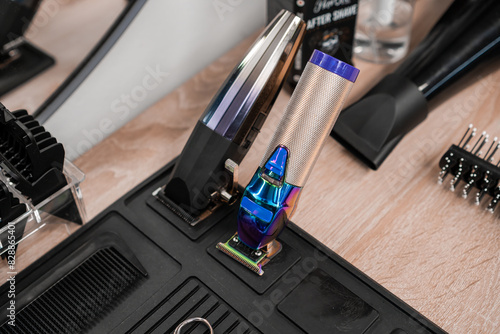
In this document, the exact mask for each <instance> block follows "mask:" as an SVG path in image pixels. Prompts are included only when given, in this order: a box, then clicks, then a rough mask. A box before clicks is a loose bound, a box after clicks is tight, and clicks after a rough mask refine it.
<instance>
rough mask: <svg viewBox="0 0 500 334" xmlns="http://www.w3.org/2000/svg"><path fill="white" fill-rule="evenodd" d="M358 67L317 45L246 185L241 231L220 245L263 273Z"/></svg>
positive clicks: (275, 249)
mask: <svg viewBox="0 0 500 334" xmlns="http://www.w3.org/2000/svg"><path fill="white" fill-rule="evenodd" d="M358 73H359V70H358V69H356V68H354V67H352V66H351V65H349V64H346V63H344V62H342V61H340V60H338V59H336V58H333V57H331V56H329V55H327V54H325V53H322V52H320V51H317V50H315V51H314V53H313V55H312V56H311V59H310V60H309V62H308V63H307V65H306V67H305V69H304V72H303V74H302V76H301V78H300V80H299V83H298V84H297V87H296V88H295V91H294V93H293V94H292V96H291V98H290V102H289V103H288V106H287V107H286V109H285V112H284V115H283V118H282V119H281V121H280V123H279V124H278V127H277V129H276V132H275V133H274V136H273V138H272V139H271V142H270V144H269V146H268V148H267V151H266V153H265V155H264V158H263V159H262V161H261V163H260V166H259V168H258V169H257V171H256V172H255V174H254V176H253V177H252V179H251V181H250V183H249V184H248V186H247V187H246V188H245V192H244V193H243V197H242V199H241V204H240V208H239V211H238V233H237V234H235V235H234V236H233V237H232V238H231V239H230V240H228V241H227V242H225V243H219V244H218V245H217V248H218V249H220V250H221V251H223V252H224V253H226V254H227V255H229V256H231V257H232V258H234V259H235V260H237V261H238V262H240V263H242V264H243V265H245V266H247V267H248V268H250V269H252V270H253V271H255V272H256V273H258V274H259V275H262V274H263V271H262V266H263V265H264V264H266V263H267V262H269V260H270V258H271V257H272V256H274V255H276V254H277V252H279V250H280V249H281V246H280V244H279V243H278V241H277V240H276V238H277V237H278V235H279V234H280V233H281V232H282V231H283V229H284V228H285V226H286V224H287V222H288V221H289V219H290V217H291V216H292V215H293V213H294V211H295V208H296V206H297V203H298V199H299V196H300V192H301V190H302V188H303V187H304V185H305V183H306V181H307V178H308V176H309V174H310V172H311V170H312V168H313V166H314V163H315V162H316V159H317V157H318V155H319V153H320V151H321V148H322V146H323V143H324V141H325V139H326V138H327V137H328V135H329V134H330V132H331V130H332V128H333V125H334V123H335V121H336V119H337V116H338V115H339V113H340V111H341V110H342V106H343V104H344V102H345V100H346V98H347V96H348V95H349V92H350V90H351V87H352V85H353V83H354V81H355V80H356V78H357V76H358Z"/></svg>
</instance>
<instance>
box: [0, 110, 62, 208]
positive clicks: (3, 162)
mask: <svg viewBox="0 0 500 334" xmlns="http://www.w3.org/2000/svg"><path fill="white" fill-rule="evenodd" d="M63 165H64V148H63V145H62V144H60V143H58V142H57V140H56V139H55V138H54V137H52V136H51V134H50V133H49V132H47V131H46V130H45V128H44V127H43V126H41V125H40V123H38V121H36V120H35V119H34V118H33V116H31V115H28V113H27V112H26V110H17V111H14V112H12V113H11V112H10V111H9V110H7V108H5V106H4V105H3V104H1V103H0V167H1V168H2V169H4V172H5V173H6V174H7V176H9V177H10V178H11V182H13V183H14V184H15V187H16V188H17V189H18V190H19V191H20V192H21V193H22V194H23V195H25V196H26V197H29V198H31V200H32V202H33V204H34V205H36V204H38V203H40V202H41V201H43V200H44V199H46V198H47V197H48V196H50V195H52V194H53V193H55V192H56V191H57V190H59V189H61V188H62V187H64V186H65V185H67V181H66V177H65V176H64V174H63Z"/></svg>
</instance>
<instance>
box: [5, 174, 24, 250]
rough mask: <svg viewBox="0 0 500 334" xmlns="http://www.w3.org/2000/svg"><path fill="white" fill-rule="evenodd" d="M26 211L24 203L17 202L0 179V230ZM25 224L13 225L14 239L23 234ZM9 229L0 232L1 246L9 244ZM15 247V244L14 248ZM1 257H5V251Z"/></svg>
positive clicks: (22, 222)
mask: <svg viewBox="0 0 500 334" xmlns="http://www.w3.org/2000/svg"><path fill="white" fill-rule="evenodd" d="M25 212H26V205H24V204H22V203H20V202H19V199H18V198H16V197H14V196H13V195H12V193H11V192H10V191H9V189H8V188H7V186H6V185H5V183H3V182H2V181H0V230H2V229H4V227H5V226H7V224H8V223H9V222H11V221H13V220H14V219H16V218H17V217H19V216H21V215H22V214H23V213H25ZM25 226H26V221H25V220H23V221H20V222H18V223H17V224H16V225H15V227H14V232H13V235H14V237H15V239H14V240H20V239H21V238H22V236H23V234H24V228H25ZM10 235H11V234H10V233H9V229H6V230H5V231H4V232H3V233H0V242H1V243H2V246H4V247H5V246H6V245H8V244H9V236H10ZM16 249H17V245H16V247H15V248H14V250H16ZM1 257H2V259H5V258H6V257H7V253H3V254H2V255H1Z"/></svg>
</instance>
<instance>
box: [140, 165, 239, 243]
mask: <svg viewBox="0 0 500 334" xmlns="http://www.w3.org/2000/svg"><path fill="white" fill-rule="evenodd" d="M225 169H226V171H227V175H228V179H229V180H230V182H229V184H228V186H226V187H223V188H221V189H220V190H218V191H214V192H212V194H211V196H210V199H211V200H210V203H209V205H208V206H207V208H206V209H205V210H204V211H202V212H201V214H199V215H196V216H194V215H192V214H190V213H188V212H187V210H184V209H183V208H182V207H181V206H180V205H177V204H176V203H174V202H173V201H172V200H171V199H169V198H168V197H167V196H165V193H164V190H165V186H166V185H164V186H162V187H160V188H158V189H156V190H155V191H154V192H153V194H152V195H153V197H152V198H150V199H149V200H148V201H147V204H148V206H150V207H151V208H152V209H153V210H155V211H156V212H157V213H158V214H160V215H161V216H162V217H163V218H164V219H166V220H167V221H169V222H170V223H171V224H172V225H174V226H175V227H176V228H178V229H179V230H180V231H181V232H182V233H184V234H185V235H186V236H187V237H189V238H190V239H191V240H193V241H194V240H197V239H198V238H199V237H201V236H202V235H203V234H204V233H205V232H207V231H208V230H210V229H211V228H212V227H213V226H214V225H215V224H217V223H218V222H219V221H221V220H222V219H224V218H225V217H226V216H227V215H229V214H230V213H231V212H233V211H234V208H235V207H236V206H235V205H233V204H235V203H236V202H237V201H238V198H239V195H240V189H239V186H238V164H236V163H235V162H234V161H232V160H230V159H228V160H226V163H225Z"/></svg>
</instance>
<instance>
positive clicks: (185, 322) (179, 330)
mask: <svg viewBox="0 0 500 334" xmlns="http://www.w3.org/2000/svg"><path fill="white" fill-rule="evenodd" d="M192 322H202V323H204V324H205V326H207V327H208V329H209V330H210V334H214V330H213V328H212V326H211V325H210V323H209V322H208V320H207V319H203V318H191V319H187V320H184V321H183V322H181V323H180V324H179V326H177V328H175V331H174V334H181V329H182V327H184V326H186V325H188V324H190V323H192Z"/></svg>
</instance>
